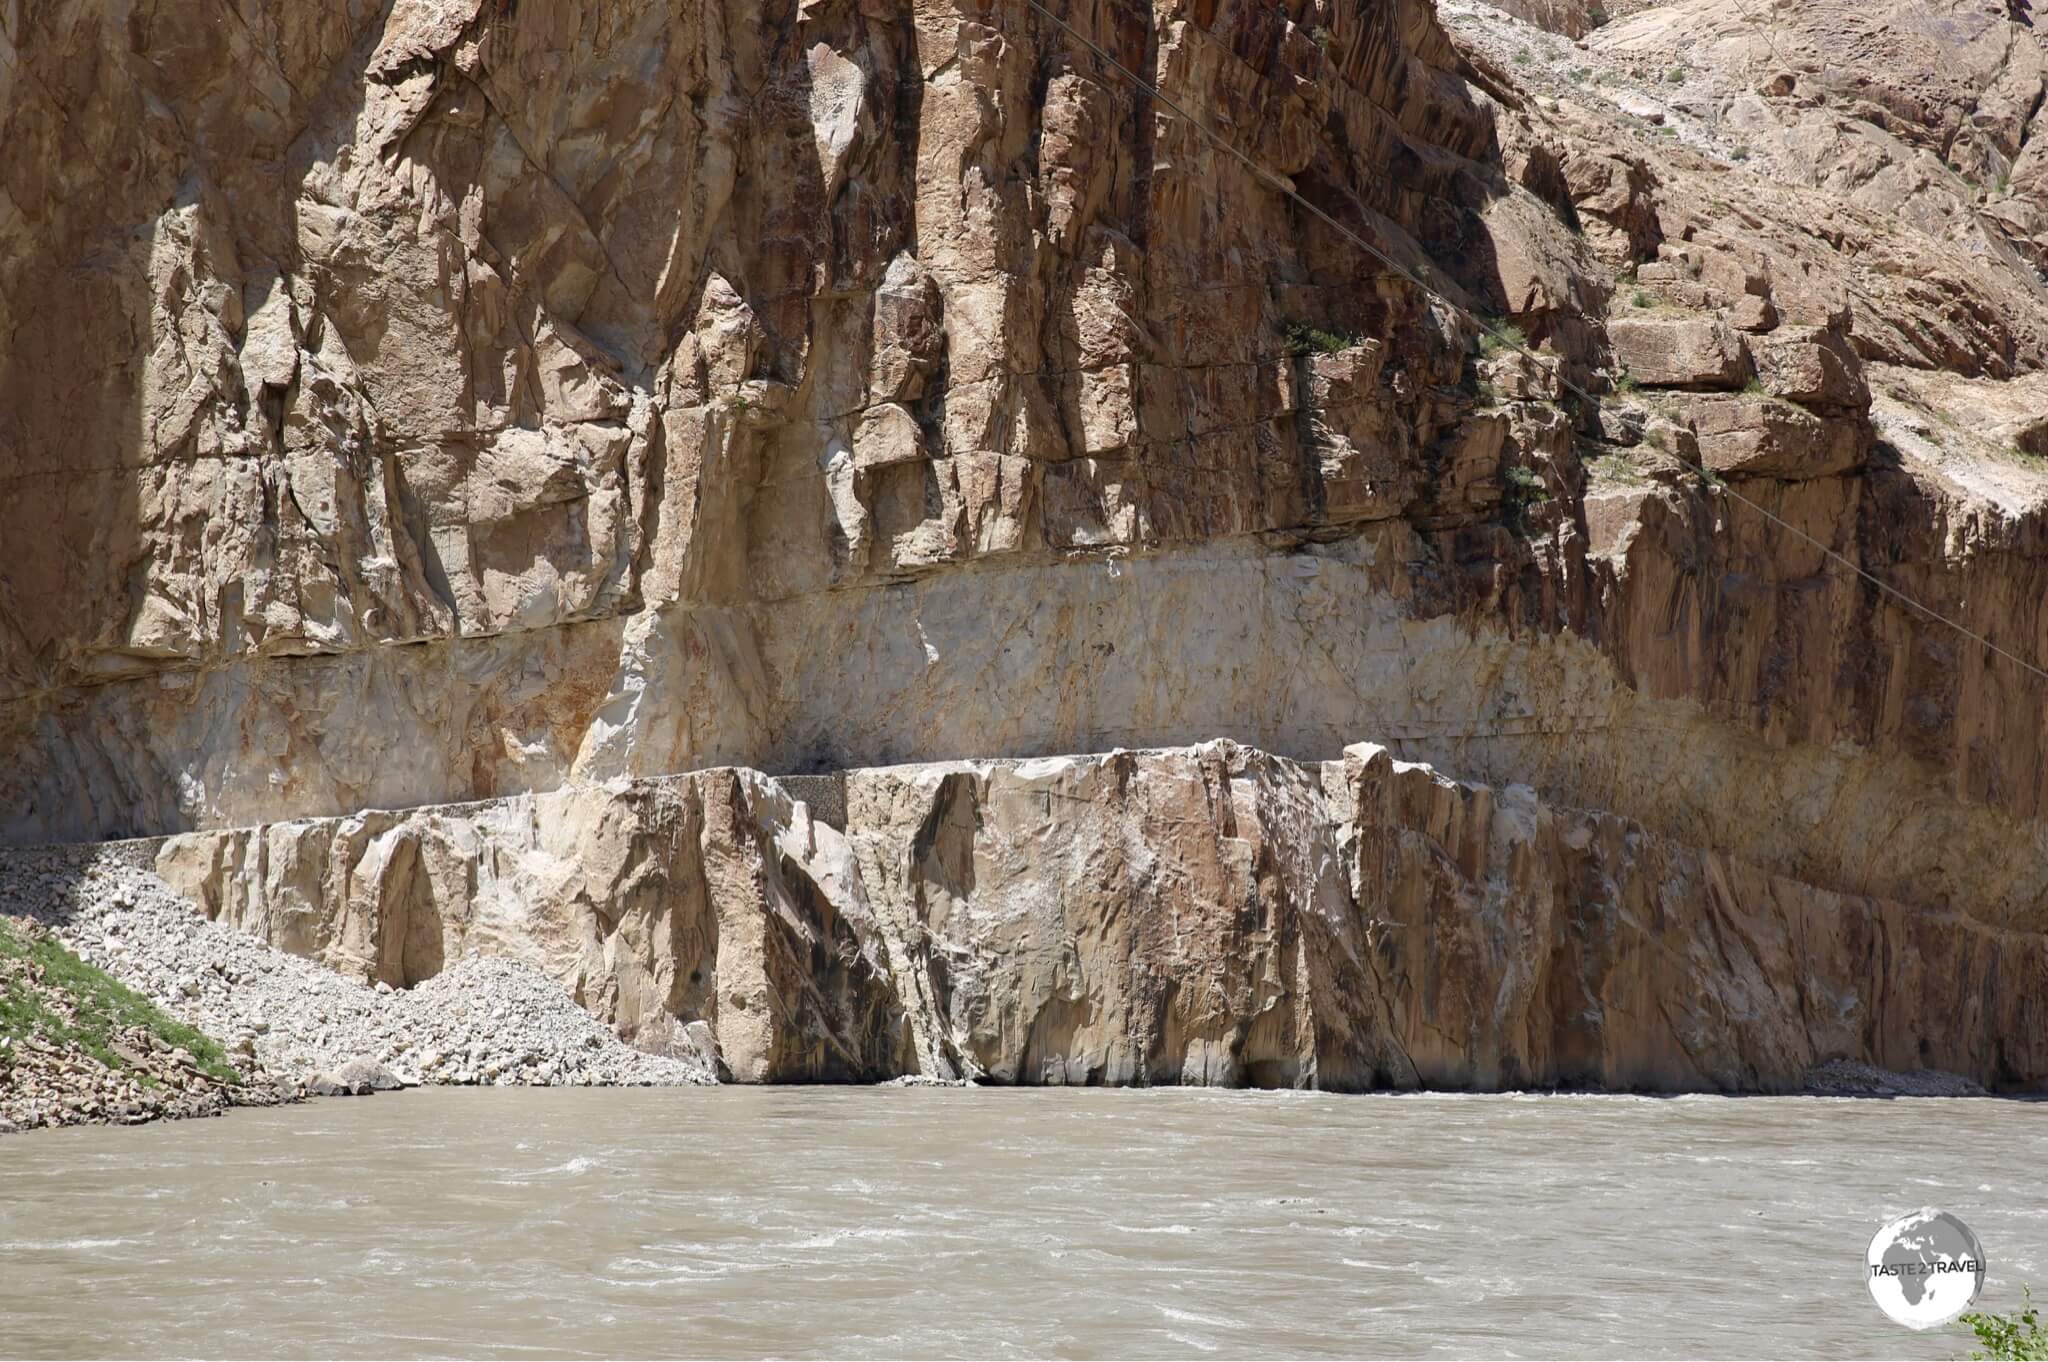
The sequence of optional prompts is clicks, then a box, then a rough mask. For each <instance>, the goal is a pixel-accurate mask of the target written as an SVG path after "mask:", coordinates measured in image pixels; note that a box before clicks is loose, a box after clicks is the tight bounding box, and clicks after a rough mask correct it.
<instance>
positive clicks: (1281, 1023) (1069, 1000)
mask: <svg viewBox="0 0 2048 1362" xmlns="http://www.w3.org/2000/svg"><path fill="white" fill-rule="evenodd" d="M155 864H156V869H157V871H158V873H159V874H160V875H162V876H163V878H164V879H165V880H166V881H167V882H168V883H170V884H171V885H172V886H173V887H174V888H177V889H179V890H180V891H181V892H184V893H185V894H187V895H188V896H189V897H190V898H191V899H192V900H193V901H194V902H195V903H197V904H199V905H201V906H202V907H203V908H204V910H205V911H206V912H207V913H208V914H209V915H210V916H212V917H215V918H216V919H217V920H220V921H223V922H227V923H231V924H233V925H235V926H238V927H240V928H242V929H243V930H245V931H249V932H252V933H254V934H256V935H258V936H261V937H263V938H265V939H267V940H269V941H271V942H272V943H274V944H277V945H281V946H284V947H285V948H287V949H289V950H292V951H295V952H298V953H302V954H308V955H311V956H313V957H314V958H316V959H319V960H322V961H324V962H325V963H327V964H329V965H331V966H332V967H334V968H335V969H338V970H340V971H342V972H344V973H347V974H351V975H354V976H356V977H358V978H361V979H363V980H365V981H382V982H384V983H388V984H391V985H393V986H397V987H405V986H409V985H411V984H414V983H417V982H419V981H420V980H421V979H422V978H426V977H431V976H432V975H434V974H435V973H437V972H438V971H439V970H440V969H441V967H442V965H443V962H444V961H453V960H455V959H458V958H460V956H461V955H462V954H463V953H464V952H466V951H483V952H486V953H489V954H509V955H512V956H515V957H520V958H523V959H525V960H527V961H529V962H530V963H532V964H534V965H536V966H538V967H540V968H541V969H543V970H545V971H547V972H548V973H550V974H552V975H553V976H555V977H556V978H558V979H561V980H562V981H563V982H564V983H565V984H566V985H567V986H568V987H569V989H570V990H571V992H572V993H573V994H574V995H575V996H576V998H577V999H578V1001H580V1002H582V1003H583V1004H584V1005H585V1006H587V1007H589V1008H591V1009H592V1010H593V1011H594V1012H596V1013H597V1014H598V1015H599V1016H601V1017H603V1018H605V1019H606V1020H608V1021H611V1022H612V1023H613V1024H614V1025H615V1026H616V1027H617V1028H618V1029H619V1030H620V1032H621V1034H623V1035H625V1036H627V1037H628V1038H629V1039H632V1040H634V1041H635V1042H636V1043H638V1044H641V1045H643V1046H647V1047H649V1048H654V1049H664V1048H673V1049H674V1050H676V1051H677V1052H678V1053H682V1054H694V1053H697V1052H698V1050H697V1042H696V1041H695V1040H694V1039H692V1038H690V1037H687V1036H685V1035H684V1034H683V1031H682V1027H683V1026H684V1025H686V1024H689V1023H694V1022H702V1023H705V1024H707V1025H708V1027H709V1028H710V1032H711V1034H712V1035H713V1037H714V1038H715V1043H716V1047H717V1049H718V1052H719V1058H720V1059H721V1061H722V1063H723V1064H724V1066H725V1067H726V1069H727V1071H728V1072H729V1073H730V1074H731V1075H732V1076H733V1077H735V1078H738V1079H740V1080H741V1081H750V1082H773V1081H804V1080H808V1081H819V1080H847V1079H870V1080H871V1079H878V1078H888V1077H894V1076H897V1075H899V1074H906V1073H907V1074H922V1075H925V1076H928V1077H937V1078H972V1079H977V1080H990V1081H998V1082H1005V1083H1019V1082H1022V1083H1074V1084H1093V1083H1202V1084H1231V1085H1238V1084H1246V1083H1251V1084H1258V1085H1263V1086H1300V1085H1313V1086H1320V1087H1328V1088H1337V1089H1359V1088H1371V1087H1388V1086H1392V1087H1404V1088H1412V1087H1416V1086H1431V1087H1487V1088H1491V1087H1501V1086H1515V1085H1526V1084H1545V1085H1549V1084H1571V1085H1590V1086H1599V1087H1621V1088H1648V1089H1665V1090H1671V1089H1697V1088H1723V1089H1736V1090H1759V1089H1761V1090H1773V1089H1778V1090H1782V1089H1788V1088H1792V1087H1795V1086H1797V1085H1798V1084H1799V1083H1800V1081H1801V1079H1802V1078H1803V1076H1804V1075H1805V1074H1806V1073H1807V1071H1808V1070H1809V1069H1810V1068H1811V1067H1812V1066H1814V1065H1816V1064H1818V1063H1820V1062H1823V1061H1825V1060H1828V1059H1831V1058H1836V1057H1843V1056H1848V1057H1854V1058H1858V1059H1867V1060H1870V1061H1873V1062H1876V1063H1878V1064H1882V1065H1885V1066H1887V1067H1891V1068H1897V1069H1914V1068H1920V1067H1923V1066H1926V1067H1934V1068H1940V1069H1945V1070H1949V1071H1954V1072H1960V1073H1965V1074H1972V1075H1981V1076H1982V1077H1983V1079H1984V1080H1985V1081H1987V1082H1990V1083H1996V1084H2002V1085H2022V1084H2026V1083H2029V1082H2032V1081H2034V1080H2036V1079H2037V1078H2038V1077H2039V1076H2040V1075H2041V1074H2043V1073H2044V1072H2048V1031H2044V1028H2043V1026H2042V1021H2043V1018H2042V1017H2041V1016H2040V1015H2039V1009H2040V998H2041V994H2040V992H2039V990H2038V989H2034V988H2031V987H2029V986H2024V985H2023V984H2022V981H2026V980H2038V979H2039V978H2040V977H2041V974H2042V971H2043V970H2044V969H2048V953H2044V943H2043V941H2042V939H2041V937H2040V936H2039V935H2038V934H2028V933H2022V932H2013V931H2000V930H1996V929H1993V928H1989V927H1985V926H1983V925H1981V924H1978V923H1974V922H1971V921H1969V920H1968V919H1966V918H1963V917H1960V916H1959V915H1956V914H1953V913H1938V912H1929V911H1926V910H1924V909H1919V908H1915V907H1912V906H1909V905H1905V904H1900V903H1896V902H1888V901H1883V900H1874V899H1868V898H1858V897H1853V896H1848V895H1841V894H1833V893H1827V892H1823V891H1819V890H1815V889H1813V888H1811V887H1810V886H1807V885H1803V884H1799V883H1796V882H1794V881H1790V880H1787V879H1784V878H1783V877H1778V876H1773V875H1770V874H1767V873H1765V872H1763V871H1761V870H1759V869H1758V868H1757V867H1755V866H1753V865H1749V864H1746V863H1744V862H1742V861H1739V860H1736V859H1734V858H1732V857H1729V856H1726V855H1723V854H1720V853H1714V852H1701V851H1697V850H1694V849H1692V848H1688V847H1685V846H1683V845H1681V844H1678V843H1676V842H1673V841H1672V840H1670V839H1667V838H1662V837H1658V836H1656V835H1655V834H1652V833H1649V832H1647V831H1645V830H1644V829H1643V828H1642V827H1641V826H1640V825H1638V824H1635V823H1632V822H1630V821H1629V820H1626V819H1623V818H1618V817H1615V816H1613V815H1609V814H1594V813H1584V812H1579V811H1574V810H1569V809H1560V808H1556V807H1553V806H1551V805H1549V804H1546V803H1545V802H1544V801H1542V800H1541V799H1539V798H1538V797H1537V796H1536V794H1535V793H1534V791H1532V790H1530V789H1529V788H1528V787H1526V786H1514V787H1510V788H1508V789H1506V790H1498V791H1496V790H1493V789H1489V788H1487V787H1483V786H1474V785H1468V784H1460V783H1457V782H1454V781H1450V780H1447V779H1445V778H1444V777H1443V776H1441V775H1439V774H1437V773H1436V772H1434V771H1432V770H1431V769H1429V768H1428V767H1424V766H1417V765H1413V764H1410V763H1404V762H1397V761H1394V760H1393V759H1392V758H1391V757H1390V756H1389V754H1388V753H1387V751H1386V749H1384V748H1382V747H1377V746H1373V745H1370V744H1361V745H1357V746H1354V747H1351V748H1349V749H1347V750H1346V751H1345V752H1344V754H1343V756H1342V758H1341V759H1340V760H1337V761H1331V762H1327V763H1323V764H1321V765H1306V764H1302V763H1297V762H1291V761H1287V760H1285V759H1282V758H1277V757H1271V756H1267V755H1265V754H1263V753H1259V752H1255V751H1251V750H1248V749H1245V748H1240V747H1237V746H1235V745H1233V744H1227V743H1224V744H1211V745H1208V746H1204V747H1199V748H1191V749H1179V750H1171V751H1151V752H1120V753H1116V754H1114V755H1109V756H1098V757H1065V758H1043V759H1038V760H1032V761H1022V762H979V763H958V764H939V765H928V766H909V767H895V768H886V769H878V770H861V771H851V772H846V773H843V774H840V775H836V776H812V777H799V778H793V779H789V780H786V781H778V780H775V779H771V778H768V777H764V776H762V775H760V774H759V773H757V772H748V771H730V770H726V771H716V772H706V773H701V774H698V775H692V776H676V777H667V778H664V779H661V780H656V781H646V782H635V783H621V784H619V785H615V786H611V787H586V788H583V789H578V790H571V791H561V792H557V793H553V794H546V795H535V796H522V797H518V798H514V799H508V800H501V801H494V802H491V803H486V804H476V805H465V806H454V807H445V808H436V809H427V810H419V811H415V812H411V813H372V814H360V815H356V816H354V817H351V818H347V819H320V820H311V821H306V822H299V823H286V824H277V825H274V826H270V827H266V828H259V829H253V830H242V831H233V832H219V833H211V832H201V833H188V834H184V835H181V836H178V837H173V838H170V839H168V840H167V841H165V842H164V843H162V844H161V845H160V846H159V847H158V848H157V850H156V853H155Z"/></svg>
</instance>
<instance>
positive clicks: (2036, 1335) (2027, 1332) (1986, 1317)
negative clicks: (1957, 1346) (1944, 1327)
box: [1956, 1288, 2048, 1362]
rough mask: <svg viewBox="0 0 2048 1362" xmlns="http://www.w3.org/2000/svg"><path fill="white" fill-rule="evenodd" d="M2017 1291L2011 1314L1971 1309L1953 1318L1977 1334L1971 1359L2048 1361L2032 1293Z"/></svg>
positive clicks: (1983, 1361) (2044, 1335)
mask: <svg viewBox="0 0 2048 1362" xmlns="http://www.w3.org/2000/svg"><path fill="white" fill-rule="evenodd" d="M2020 1294H2021V1300H2020V1308H2019V1309H2018V1310H2017V1311H2016V1312H2014V1313H2013V1314H2010V1315H2000V1314H1995V1313H1991V1312H1988V1311H1983V1310H1973V1311H1971V1312H1970V1313H1969V1314H1967V1315H1964V1316H1963V1317H1962V1318H1960V1319H1958V1320H1957V1321H1956V1323H1957V1324H1959V1325H1961V1326H1963V1327H1964V1328H1966V1329H1968V1330H1969V1331H1970V1332H1971V1333H1973V1334H1975V1335H1976V1336H1977V1342H1978V1344H1979V1349H1978V1351H1976V1352H1973V1353H1971V1354H1970V1356H1971V1358H1972V1359H1973V1360H1974V1362H2048V1333H2044V1332H2042V1329H2041V1312H2040V1311H2039V1310H2037V1309H2035V1308H2034V1293H2033V1292H2032V1291H2031V1290H2029V1289H2026V1288H2022V1289H2021V1293H2020Z"/></svg>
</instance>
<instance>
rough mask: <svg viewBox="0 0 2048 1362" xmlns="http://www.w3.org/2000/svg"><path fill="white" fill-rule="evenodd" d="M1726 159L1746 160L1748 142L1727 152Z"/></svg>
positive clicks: (1747, 157) (1747, 156)
mask: <svg viewBox="0 0 2048 1362" xmlns="http://www.w3.org/2000/svg"><path fill="white" fill-rule="evenodd" d="M1728 159H1730V160H1732V161H1747V160H1748V159H1749V144H1748V143H1747V142H1745V143H1743V144H1742V145H1741V146H1739V147H1737V148H1735V150H1733V151H1731V152H1729V153H1728Z"/></svg>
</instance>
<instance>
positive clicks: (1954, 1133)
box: [0, 1088, 2048, 1358]
mask: <svg viewBox="0 0 2048 1362" xmlns="http://www.w3.org/2000/svg"><path fill="white" fill-rule="evenodd" d="M2044 1135H2048V1107H2042V1106H2040V1105H2035V1104H2028V1103H2019V1102H2009V1101H1995V1100H1988V1099H1987V1100H1941V1099H1901V1100H1894V1101H1856V1100H1846V1099H1819V1098H1784V1099H1778V1098H1735V1099H1729V1098H1711V1097H1698V1098H1680V1099H1651V1098H1633V1097H1559V1096H1540V1097H1539V1096H1515V1095H1509V1096H1441V1095H1424V1096H1363V1097H1359V1096H1348V1097H1346V1096H1326V1095H1321V1094H1308V1093H1271V1092H1266V1093H1240V1092H1215V1091H1189V1090H1175V1091H1167V1090H1152V1091H1101V1090H1063V1091H1062V1090H1053V1091H1048V1090H991V1089H975V1090H965V1091H961V1090H930V1089H915V1088H911V1089H903V1088H893V1089H892V1088H880V1089H876V1088H869V1089H820V1088H723V1089H717V1090H702V1089H697V1090H630V1089H629V1090H618V1089H613V1090H583V1089H558V1090H530V1089H521V1090H514V1089H430V1090H421V1091H415V1092H408V1093H402V1094H386V1095H381V1096H377V1097H374V1098H358V1099H351V1100H333V1101H324V1102H315V1103H310V1104H306V1105H303V1106H297V1107H286V1108H280V1109H275V1110H267V1111H242V1112H236V1113H234V1114H232V1115H230V1116H227V1117H224V1118H221V1119H217V1120H198V1121H185V1122H179V1123H174V1124H164V1125H157V1126H151V1127H146V1128H138V1129H112V1128H86V1129H69V1130H54V1131H43V1132H37V1133H34V1134H29V1135H21V1136H14V1137H10V1138H7V1139H5V1140H0V1353H5V1354H8V1355H20V1356H32V1357H86V1356H117V1357H118V1356H136V1355H179V1356H184V1355H223V1354H225V1355H233V1356H278V1357H302V1356H336V1357H384V1356H444V1355H465V1356H470V1355H473V1356H483V1357H503V1358H519V1357H528V1356H563V1357H586V1356H588V1357H596V1356H612V1355H621V1354H625V1355H635V1356H649V1357H671V1356H673V1357H725V1356H731V1357H754V1356H789V1357H816V1356H849V1355H850V1356H861V1357H892V1356H909V1357H926V1356H950V1355H967V1356H996V1357H1009V1356H1018V1357H1027V1356H1030V1357H1035V1356H1061V1357H1094V1356H1105V1355H1107V1356H1159V1357H1187V1356H1198V1355H1203V1354H1209V1353H1215V1354H1218V1355H1221V1356H1267V1355H1285V1356H1355V1355H1361V1354H1363V1355H1371V1356H1390V1357H1430V1356H1482V1357H1492V1356H1502V1357H1507V1356H1555V1357H1663V1356H1710V1357H1743V1356H1772V1357H1847V1356H1869V1355H1880V1356H1889V1357H1911V1358H1922V1357H1924V1358H1938V1357H1958V1356H1964V1355H1966V1354H1967V1352H1968V1340H1967V1339H1965V1338H1964V1337H1963V1336H1962V1335H1961V1334H1959V1333H1956V1332H1952V1331H1938V1332H1936V1333H1933V1334H1925V1335H1922V1334H1913V1333H1910V1332H1907V1331H1905V1330H1903V1329H1900V1328H1898V1327H1896V1326H1893V1325H1892V1324H1890V1323H1889V1322H1888V1321H1887V1320H1886V1319H1885V1318H1884V1317H1883V1316H1882V1315H1880V1314H1879V1313H1878V1311H1877V1309H1876V1308H1875V1306H1873V1304H1872V1303H1871V1300H1870V1297H1869V1295H1868V1292H1867V1290H1866V1288H1865V1285H1864V1281H1863V1277H1864V1273H1865V1269H1864V1267H1863V1252H1864V1247H1865V1245H1866V1244H1867V1242H1868V1241H1869V1239H1870V1236H1871V1234H1872V1233H1873V1232H1874V1231H1875V1230H1876V1228H1877V1227H1878V1225H1879V1224H1880V1223H1881V1222H1883V1221H1884V1220H1886V1219H1888V1218H1890V1217H1891V1216H1893V1215H1896V1214H1899V1213H1901V1212H1904V1211H1907V1210H1911V1209H1916V1208H1918V1207H1920V1206H1923V1205H1933V1206H1939V1207H1941V1208H1943V1209H1945V1210H1949V1211H1952V1212H1954V1213H1955V1214H1957V1215H1959V1216H1961V1217H1962V1218H1963V1219H1964V1220H1965V1221H1967V1222H1969V1223H1970V1224H1971V1225H1972V1226H1973V1227H1974V1228H1975V1229H1976V1231H1977V1233H1978V1235H1979V1236H1980V1237H1981V1238H1982V1240H1983V1242H1984V1245H1985V1250H1986V1255H1987V1258H1988V1260H1989V1267H1990V1280H1989V1284H1988V1285H1987V1287H1986V1291H1985V1296H1984V1301H1983V1303H1984V1304H1986V1305H1989V1306H1993V1307H1999V1308H2003V1307H2008V1306H2010V1305H2012V1304H2014V1303H2016V1302H2017V1299H2018V1294H2019V1287H2020V1284H2021V1283H2024V1282H2032V1283H2034V1284H2035V1286H2036V1287H2037V1289H2038V1288H2040V1287H2044V1286H2048V1179H2044V1176H2043V1155H2044V1153H2048V1141H2044V1138H2043V1137H2044Z"/></svg>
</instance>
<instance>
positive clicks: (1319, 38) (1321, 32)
mask: <svg viewBox="0 0 2048 1362" xmlns="http://www.w3.org/2000/svg"><path fill="white" fill-rule="evenodd" d="M1308 40H1309V41H1310V42H1312V43H1314V44H1315V45H1316V46H1317V47H1318V48H1320V49H1322V50H1323V51H1325V52H1328V51H1329V50H1330V44H1331V43H1332V42H1334V41H1335V40H1336V35H1335V34H1333V33H1331V32H1330V30H1329V29H1327V28H1324V27H1323V26H1322V25H1321V24H1317V25H1316V26H1315V27H1314V28H1312V29H1310V30H1309V31H1308Z"/></svg>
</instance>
